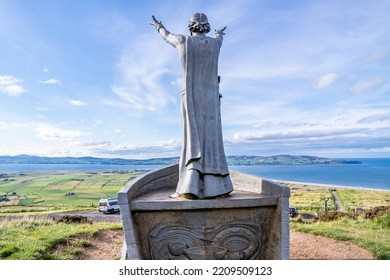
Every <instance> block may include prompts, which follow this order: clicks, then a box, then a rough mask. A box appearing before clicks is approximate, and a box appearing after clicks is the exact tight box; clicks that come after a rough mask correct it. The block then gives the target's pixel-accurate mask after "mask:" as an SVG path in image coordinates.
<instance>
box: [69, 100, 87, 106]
mask: <svg viewBox="0 0 390 280" xmlns="http://www.w3.org/2000/svg"><path fill="white" fill-rule="evenodd" d="M69 103H70V104H71V105H73V106H85V105H87V104H86V103H85V102H83V101H81V100H74V99H72V100H69Z"/></svg>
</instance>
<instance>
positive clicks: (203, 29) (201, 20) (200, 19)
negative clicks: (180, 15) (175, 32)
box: [188, 13, 210, 33]
mask: <svg viewBox="0 0 390 280" xmlns="http://www.w3.org/2000/svg"><path fill="white" fill-rule="evenodd" d="M188 29H189V30H190V32H191V33H192V32H199V33H208V32H210V24H209V21H208V20H207V16H206V15H205V14H202V13H195V14H193V15H192V17H191V18H190V21H189V22H188Z"/></svg>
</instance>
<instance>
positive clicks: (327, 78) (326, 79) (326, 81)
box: [314, 73, 337, 89]
mask: <svg viewBox="0 0 390 280" xmlns="http://www.w3.org/2000/svg"><path fill="white" fill-rule="evenodd" d="M336 80H337V74H336V73H327V74H325V75H323V76H321V77H320V78H319V79H318V81H317V82H316V84H315V85H314V88H315V89H324V88H327V87H330V86H331V85H332V84H333V83H334V82H335V81H336Z"/></svg>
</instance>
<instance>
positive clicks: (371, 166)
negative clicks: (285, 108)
mask: <svg viewBox="0 0 390 280" xmlns="http://www.w3.org/2000/svg"><path fill="white" fill-rule="evenodd" d="M351 160H358V161H360V162H361V164H331V165H256V166H230V167H229V168H230V169H232V170H236V171H239V172H242V173H247V174H251V175H255V176H259V177H262V178H265V179H271V180H275V181H284V182H296V183H305V184H318V185H328V186H335V187H352V188H365V189H379V190H387V191H390V158H360V159H356V158H354V159H351ZM160 167H162V166H161V165H100V164H0V173H15V172H48V171H117V170H140V171H149V170H153V169H157V168H160Z"/></svg>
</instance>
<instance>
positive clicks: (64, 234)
mask: <svg viewBox="0 0 390 280" xmlns="http://www.w3.org/2000/svg"><path fill="white" fill-rule="evenodd" d="M107 229H111V230H120V229H122V226H121V225H120V224H113V223H94V224H89V223H83V224H80V223H57V222H55V221H51V220H47V219H32V220H31V219H28V218H26V219H22V220H11V221H9V220H0V259H12V260H41V259H45V260H74V259H78V258H79V257H80V256H81V254H82V252H83V249H84V248H86V247H90V246H91V245H92V241H91V240H92V239H93V237H95V236H96V235H97V233H98V232H99V231H101V230H107Z"/></svg>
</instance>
